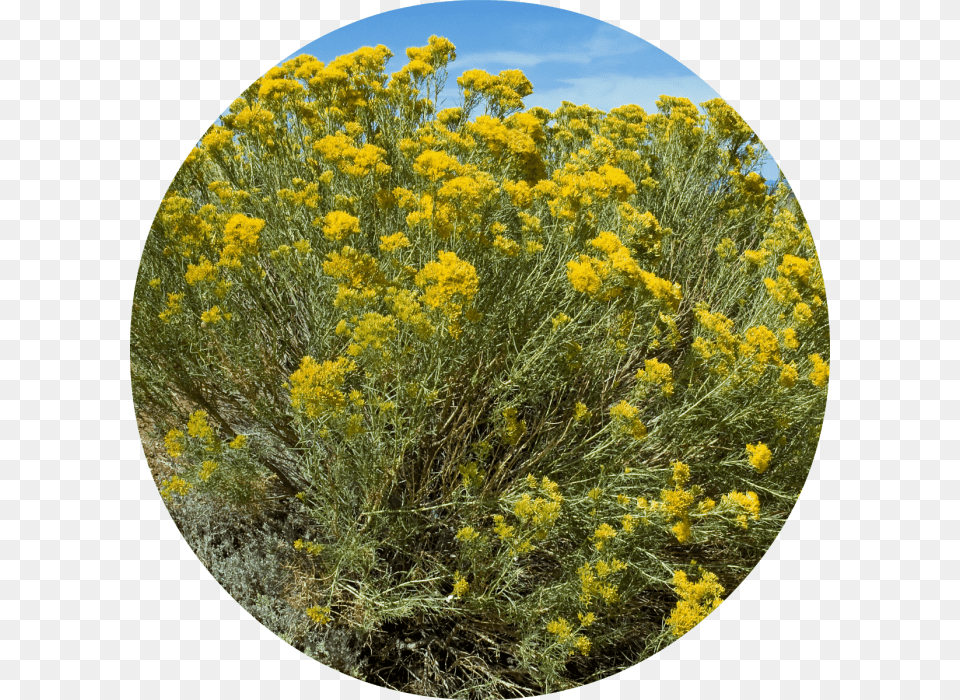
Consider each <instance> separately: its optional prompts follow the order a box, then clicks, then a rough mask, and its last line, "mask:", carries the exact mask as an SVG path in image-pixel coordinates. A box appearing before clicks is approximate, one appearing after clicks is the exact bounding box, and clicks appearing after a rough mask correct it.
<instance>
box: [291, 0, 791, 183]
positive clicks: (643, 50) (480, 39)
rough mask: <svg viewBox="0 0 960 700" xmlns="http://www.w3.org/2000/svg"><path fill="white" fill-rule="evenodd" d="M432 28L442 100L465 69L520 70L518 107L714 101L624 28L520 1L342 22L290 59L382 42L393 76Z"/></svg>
mask: <svg viewBox="0 0 960 700" xmlns="http://www.w3.org/2000/svg"><path fill="white" fill-rule="evenodd" d="M432 34H436V35H438V36H443V37H446V38H447V39H449V40H450V41H452V42H453V44H454V45H455V46H456V47H457V59H456V61H454V62H453V63H452V64H451V65H450V66H449V73H450V77H449V79H448V81H447V89H446V90H445V91H444V93H443V95H442V98H445V99H446V101H445V104H444V105H443V106H454V105H455V104H457V101H458V95H457V91H456V78H457V77H458V76H459V75H461V74H462V73H463V72H464V71H466V70H470V69H472V68H482V69H483V70H486V71H487V72H489V73H498V72H499V71H501V70H504V69H507V68H519V69H520V70H522V71H523V72H524V74H525V75H526V76H527V78H529V79H530V82H532V83H533V87H534V92H533V94H532V95H530V96H529V97H527V98H526V99H525V100H524V104H525V105H526V106H527V107H533V106H540V107H546V108H547V109H551V110H553V109H556V108H557V107H559V106H560V102H561V101H562V100H567V101H568V102H574V103H576V104H589V105H590V106H591V107H595V108H597V109H602V110H604V111H609V110H610V109H612V108H613V107H618V106H620V105H624V104H637V105H640V106H641V107H643V108H644V109H645V110H647V111H655V110H656V105H655V102H656V100H657V99H658V98H659V96H660V95H664V94H666V95H672V96H677V97H687V98H689V99H690V100H692V101H693V102H695V103H698V104H699V103H700V102H703V101H705V100H709V99H712V98H714V97H719V95H718V94H717V93H716V92H714V90H713V89H712V88H711V87H710V86H709V85H707V84H706V83H705V82H703V81H702V80H701V79H700V78H698V77H697V76H696V74H694V73H693V72H692V71H690V70H689V69H687V68H686V67H685V66H684V65H683V64H681V63H680V62H678V61H676V60H674V59H673V58H671V57H670V56H669V55H667V54H666V53H664V52H663V51H661V50H660V49H658V48H656V47H655V46H653V45H651V44H649V43H647V42H646V41H644V40H643V39H640V38H638V37H636V36H634V35H633V34H630V33H629V32H626V31H624V30H622V29H619V28H617V27H615V26H613V25H610V24H607V23H606V22H601V21H600V20H596V19H593V18H590V17H586V16H584V15H581V14H578V13H575V12H569V11H566V10H559V9H556V8H552V7H546V6H542V5H533V4H528V3H520V2H499V1H496V0H459V1H457V2H438V3H431V4H428V5H417V6H414V7H408V8H403V9H399V10H393V11H390V12H385V13H382V14H379V15H374V16H373V17H369V18H367V19H363V20H359V21H357V22H353V23H351V24H348V25H346V26H345V27H341V28H340V29H338V30H336V31H334V32H331V33H330V34H327V35H325V36H323V37H320V38H319V39H317V40H316V41H313V42H311V43H310V44H307V45H306V46H304V47H303V48H301V49H300V50H299V51H297V52H296V53H294V54H291V56H289V57H288V58H292V57H293V56H296V55H299V54H302V53H308V54H311V55H313V56H316V57H317V58H318V59H320V60H321V61H325V62H326V61H330V60H332V59H334V58H336V57H337V56H340V55H343V54H345V53H350V52H352V51H355V50H356V49H358V48H360V47H361V46H376V45H377V44H384V45H385V46H387V47H388V48H389V49H390V50H391V51H392V52H393V53H394V54H395V55H394V58H393V59H391V61H390V63H389V64H388V66H387V70H388V71H389V72H392V71H396V70H399V69H400V68H401V67H402V66H403V65H404V64H405V63H406V62H407V58H406V55H405V54H404V51H405V49H406V48H407V47H409V46H423V45H425V44H426V43H427V40H428V39H429V38H430V35H432ZM776 172H777V168H776V165H775V164H773V163H772V162H771V163H770V164H769V165H768V167H767V168H764V175H765V176H766V177H768V178H769V177H775V176H776Z"/></svg>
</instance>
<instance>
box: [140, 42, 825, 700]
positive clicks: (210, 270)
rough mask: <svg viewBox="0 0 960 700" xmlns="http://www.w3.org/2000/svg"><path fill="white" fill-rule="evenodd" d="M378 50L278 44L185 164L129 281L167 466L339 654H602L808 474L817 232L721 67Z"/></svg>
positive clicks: (466, 665) (475, 693) (280, 607)
mask: <svg viewBox="0 0 960 700" xmlns="http://www.w3.org/2000/svg"><path fill="white" fill-rule="evenodd" d="M391 56H392V54H391V53H390V52H389V51H388V50H387V49H386V48H385V47H383V46H378V47H376V48H363V49H360V50H359V51H357V52H355V53H353V54H350V55H347V56H341V57H339V58H337V59H336V60H334V61H332V62H330V63H328V64H324V63H322V62H320V61H318V60H317V59H315V58H313V57H311V56H298V57H296V58H294V59H293V60H291V61H289V62H287V63H284V64H283V65H281V66H278V67H276V68H273V69H271V70H270V71H269V72H268V73H267V74H266V75H264V76H263V77H262V78H261V79H260V80H258V81H256V82H255V83H254V84H253V85H251V86H250V88H248V89H247V90H246V91H245V92H244V93H243V95H242V97H241V98H239V99H238V100H236V101H235V102H234V103H233V104H232V105H231V107H230V109H229V111H228V112H227V113H225V114H224V115H223V116H222V117H221V119H220V120H218V121H219V123H218V124H216V125H214V126H213V127H211V129H210V130H209V131H208V132H207V133H206V135H205V136H204V137H203V139H202V140H201V142H200V143H199V144H198V146H197V148H196V149H194V151H193V152H192V153H191V154H190V155H189V157H188V158H187V160H186V162H185V163H184V165H183V167H182V168H181V170H180V171H179V173H178V174H177V176H176V178H175V180H174V182H173V184H172V185H171V187H170V190H169V192H168V193H167V195H166V197H165V198H164V200H163V203H162V205H161V207H160V210H159V213H158V214H157V217H156V220H155V221H154V224H153V227H152V229H151V232H150V236H149V238H148V240H147V243H146V246H145V250H144V253H143V260H142V264H141V267H140V274H139V278H138V284H137V289H136V296H135V301H134V308H133V321H132V334H131V360H132V372H133V385H134V392H135V402H136V405H137V409H138V412H139V414H140V417H141V420H142V424H143V426H144V427H143V435H144V439H145V442H146V443H149V442H150V441H163V443H164V451H165V454H164V455H163V456H162V458H160V457H158V458H157V459H155V460H153V466H154V470H155V473H156V474H157V478H158V481H160V482H161V485H162V493H163V495H164V498H165V499H166V500H167V501H168V504H169V505H170V507H171V511H172V512H173V513H174V516H175V517H176V518H177V520H178V523H179V524H180V525H181V528H182V529H183V531H184V534H185V535H186V536H187V537H188V540H189V541H190V542H191V544H193V545H194V547H195V548H197V550H198V553H200V552H201V551H202V552H205V553H206V554H201V556H202V557H203V558H204V561H205V563H206V564H207V565H208V566H210V567H211V570H212V571H214V572H215V573H216V572H218V571H220V572H221V574H222V575H221V576H220V577H219V578H220V580H221V581H223V582H224V585H225V586H227V587H228V590H230V591H231V593H233V594H234V595H236V596H237V597H238V600H241V602H242V603H244V604H245V605H247V606H248V608H250V609H251V611H252V612H254V613H255V614H257V615H258V617H259V618H260V619H262V620H263V621H264V622H265V624H268V625H270V626H271V628H272V629H274V630H275V631H277V632H278V634H282V635H283V636H284V638H285V639H288V641H291V643H294V644H296V645H297V646H298V647H299V648H301V649H304V650H308V653H311V654H313V655H315V656H316V657H317V658H319V659H320V660H322V661H324V662H326V663H329V664H331V665H333V666H335V667H337V668H339V669H340V670H343V671H345V672H348V673H353V674H354V675H357V676H358V677H361V678H364V679H366V680H368V681H370V682H373V683H378V684H381V685H385V686H389V687H393V688H396V689H398V690H404V691H408V692H414V693H420V694H423V695H442V696H451V697H453V696H455V697H511V696H521V695H533V694H538V693H544V692H551V691H555V690H559V689H563V688H567V687H572V686H575V685H578V684H581V683H586V682H589V681H592V680H596V679H598V678H601V677H604V676H607V675H610V674H612V673H615V672H617V671H618V670H621V669H623V668H626V667H629V666H631V665H634V664H636V663H637V662H639V661H641V660H642V659H644V658H646V657H647V656H649V655H650V654H652V653H654V652H656V651H657V650H658V649H660V648H662V647H663V646H664V645H665V644H668V643H669V642H670V641H672V640H674V639H676V638H677V637H679V636H681V635H682V634H684V633H685V632H687V631H689V630H690V629H691V628H692V627H693V626H694V625H696V624H697V623H698V622H699V621H701V620H702V619H703V618H704V617H705V616H706V615H707V614H709V612H711V611H712V610H713V609H714V608H715V607H716V606H717V605H719V603H720V601H721V599H722V597H724V596H726V595H729V593H730V591H732V589H733V588H734V587H736V586H737V585H738V584H739V583H740V581H742V580H743V578H744V577H745V576H746V574H747V573H748V572H749V571H750V570H751V569H752V568H753V566H754V565H755V564H756V563H757V561H758V560H759V558H760V557H761V556H762V555H763V553H764V552H765V551H766V549H767V548H768V547H769V546H770V544H771V543H772V541H773V539H774V537H775V536H776V534H777V532H778V531H779V530H780V528H781V526H782V525H783V522H784V520H785V519H786V517H787V516H788V515H789V513H790V510H791V508H792V507H793V505H794V503H795V501H796V498H797V497H798V495H799V493H800V489H801V488H802V486H803V483H804V480H805V478H806V475H807V472H808V470H809V468H810V465H811V462H812V459H813V455H814V451H815V447H816V443H817V439H818V435H819V430H820V425H821V422H822V418H823V412H824V405H825V398H826V384H827V379H828V374H829V367H828V360H829V346H828V343H829V339H828V323H827V309H826V304H825V294H824V285H823V279H822V275H821V272H820V267H819V265H818V262H817V257H816V252H815V249H814V243H813V240H812V237H811V235H810V231H809V228H808V227H807V225H806V222H805V221H804V219H803V215H802V213H801V212H800V210H799V208H798V207H797V206H796V202H795V201H794V199H793V197H792V195H791V193H790V191H789V188H788V187H787V186H786V184H785V183H784V182H782V181H781V182H778V183H776V185H775V186H773V187H771V186H769V185H768V184H767V183H766V182H765V181H764V179H763V178H762V176H761V175H760V174H759V169H760V166H761V165H762V163H763V161H764V159H766V158H767V155H766V151H765V150H764V148H763V146H762V144H761V143H760V142H759V140H758V139H757V137H756V135H755V134H754V133H753V131H752V130H751V129H750V128H749V127H748V126H747V125H746V124H745V123H744V122H743V121H742V120H741V119H740V117H739V116H738V115H737V114H736V113H735V112H734V111H733V110H732V109H731V108H730V107H729V106H728V105H727V104H726V103H724V102H723V101H721V100H711V101H709V102H705V103H703V104H702V105H701V106H700V107H701V108H702V109H699V108H698V107H697V106H696V105H694V104H692V103H691V102H690V101H689V100H686V99H683V98H677V97H666V96H664V97H662V98H661V100H660V101H659V102H658V103H657V105H658V110H659V111H658V112H657V113H653V114H648V113H646V112H645V111H644V110H643V109H641V108H639V107H637V106H632V105H628V106H624V107H620V108H617V109H613V110H611V111H610V112H608V113H604V112H601V111H598V110H595V109H591V108H590V107H587V106H576V105H573V104H570V103H564V104H563V105H562V106H561V107H560V108H559V109H558V110H556V111H555V112H550V111H548V110H545V109H542V108H532V109H525V108H524V105H523V98H525V97H527V96H528V95H529V94H531V92H532V89H533V88H532V86H531V85H530V82H529V81H528V80H527V79H526V77H525V76H524V75H523V74H522V73H521V72H520V71H516V70H506V71H503V72H501V73H500V74H498V75H490V74H487V73H485V72H483V71H480V70H469V71H466V72H465V73H464V74H463V75H462V76H461V77H460V78H458V79H457V81H456V84H457V88H458V91H459V96H460V97H459V104H458V106H455V107H451V108H447V109H442V110H440V109H438V107H437V104H438V101H439V100H440V96H441V93H442V92H443V90H444V86H445V79H446V76H447V69H448V66H449V64H450V63H451V62H452V61H453V60H454V58H455V51H454V47H453V45H452V44H451V43H450V42H449V41H447V40H446V39H442V38H437V37H431V39H430V41H429V44H428V45H427V46H424V47H420V48H411V49H408V50H407V57H408V59H409V61H408V63H407V64H406V65H405V66H404V67H403V68H402V70H400V71H398V72H395V73H393V74H392V75H389V76H388V75H387V74H386V72H385V65H386V62H387V60H388V59H389V58H390V57H391ZM191 514H192V515H191ZM201 514H203V515H202V517H201ZM201 521H202V522H204V523H207V525H204V526H203V527H200V526H199V525H198V523H200V522H201ZM230 523H235V524H236V525H235V527H234V526H232V525H230ZM224 530H227V531H231V532H233V534H228V532H224ZM213 531H216V532H217V533H219V534H217V535H216V536H215V537H214V535H212V534H211V533H212V532H213ZM204 533H205V534H204ZM230 543H232V544H230ZM218 552H219V553H218ZM243 552H254V554H243ZM218 560H219V562H218ZM247 560H249V562H248V563H247V564H244V562H245V561H247ZM244 566H247V567H249V570H248V571H247V573H246V574H241V573H238V572H239V571H240V570H242V569H243V567H244ZM228 571H230V572H233V573H230V574H229V576H228V575H227V574H226V573H224V572H228ZM251 572H253V573H251ZM227 579H229V580H227ZM251 586H253V589H251V588H250V587H251ZM257 586H260V588H259V589H258V588H257ZM241 589H242V590H241ZM345 649H346V650H347V651H344V650H345Z"/></svg>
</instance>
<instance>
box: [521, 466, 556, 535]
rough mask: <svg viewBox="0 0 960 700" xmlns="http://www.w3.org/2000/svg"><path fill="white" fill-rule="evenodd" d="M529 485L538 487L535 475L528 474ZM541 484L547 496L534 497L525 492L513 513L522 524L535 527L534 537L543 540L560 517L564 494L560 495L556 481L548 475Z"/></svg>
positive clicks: (532, 487)
mask: <svg viewBox="0 0 960 700" xmlns="http://www.w3.org/2000/svg"><path fill="white" fill-rule="evenodd" d="M527 486H529V487H530V488H531V489H535V488H537V486H538V485H537V480H536V479H535V478H534V477H533V475H528V476H527ZM539 486H540V488H541V489H543V491H544V492H545V493H546V496H547V497H546V498H543V497H542V496H541V497H537V498H536V499H533V498H531V496H530V494H529V493H525V494H523V496H521V497H520V500H519V501H517V502H516V503H515V504H514V506H513V514H514V515H516V516H517V519H518V520H519V521H520V524H521V525H522V526H532V527H533V528H535V531H534V537H536V538H537V539H540V540H542V539H546V537H547V534H548V533H549V530H550V528H551V527H553V525H554V523H556V522H557V518H558V517H560V504H561V503H563V496H561V495H560V489H559V487H558V486H557V484H556V482H554V481H551V480H550V479H548V478H547V477H543V480H542V481H541V482H540V485H539Z"/></svg>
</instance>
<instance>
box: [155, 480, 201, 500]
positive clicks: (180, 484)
mask: <svg viewBox="0 0 960 700" xmlns="http://www.w3.org/2000/svg"><path fill="white" fill-rule="evenodd" d="M191 488H193V485H192V484H191V483H189V482H188V481H186V480H185V479H182V478H181V477H179V476H173V477H170V479H168V480H167V481H166V482H164V485H163V488H162V489H160V495H161V496H163V497H164V498H169V497H170V495H171V494H174V493H176V494H179V495H181V496H186V495H187V492H188V491H189V490H190V489H191Z"/></svg>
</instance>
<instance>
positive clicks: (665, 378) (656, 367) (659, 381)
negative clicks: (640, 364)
mask: <svg viewBox="0 0 960 700" xmlns="http://www.w3.org/2000/svg"><path fill="white" fill-rule="evenodd" d="M637 381H640V382H643V383H645V384H650V385H653V386H659V387H660V391H661V392H662V393H663V395H664V396H672V395H673V370H672V369H670V365H668V364H666V363H664V362H660V361H659V360H655V359H654V360H646V361H645V362H644V369H641V370H638V371H637Z"/></svg>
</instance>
